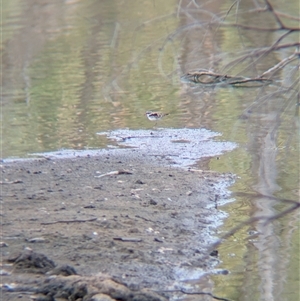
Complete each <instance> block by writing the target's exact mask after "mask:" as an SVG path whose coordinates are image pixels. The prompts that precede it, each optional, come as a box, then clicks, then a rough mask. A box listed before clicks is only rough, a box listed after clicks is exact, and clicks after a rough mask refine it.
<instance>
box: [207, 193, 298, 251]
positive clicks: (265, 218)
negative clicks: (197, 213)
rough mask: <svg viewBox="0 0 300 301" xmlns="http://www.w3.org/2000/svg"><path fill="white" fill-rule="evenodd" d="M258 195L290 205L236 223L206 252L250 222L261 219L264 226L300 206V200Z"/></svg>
mask: <svg viewBox="0 0 300 301" xmlns="http://www.w3.org/2000/svg"><path fill="white" fill-rule="evenodd" d="M236 194H238V193H236ZM242 195H245V194H244V193H242ZM258 196H259V197H263V198H267V199H270V200H275V201H280V202H282V203H288V204H291V206H290V207H289V208H288V209H286V210H283V211H282V212H280V213H278V214H275V215H273V216H255V217H251V218H249V219H247V220H246V221H244V222H242V223H240V224H239V225H237V226H236V227H234V228H232V229H231V230H230V231H228V232H227V233H226V234H225V235H223V236H222V237H221V238H220V239H219V240H218V241H216V242H215V243H214V244H212V245H211V246H210V247H209V249H208V254H209V253H210V252H211V251H212V250H214V249H215V248H217V247H218V246H219V245H221V244H222V242H223V241H224V240H226V239H228V238H229V237H231V236H233V235H234V234H235V233H237V232H238V231H239V230H241V229H242V228H244V227H245V226H247V225H251V224H253V223H256V222H261V221H264V223H263V226H266V225H267V224H269V223H270V222H272V221H274V220H278V219H280V218H282V217H284V216H286V215H288V214H290V213H291V212H293V211H295V210H297V209H299V208H300V202H297V201H293V200H288V199H280V200H279V199H277V198H275V197H272V196H265V195H258Z"/></svg>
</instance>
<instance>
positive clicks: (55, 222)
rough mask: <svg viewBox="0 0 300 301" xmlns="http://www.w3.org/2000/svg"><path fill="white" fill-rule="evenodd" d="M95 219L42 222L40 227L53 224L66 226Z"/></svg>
mask: <svg viewBox="0 0 300 301" xmlns="http://www.w3.org/2000/svg"><path fill="white" fill-rule="evenodd" d="M96 219H97V217H93V218H90V219H71V220H61V221H54V222H43V223H41V225H53V224H59V223H63V224H68V223H85V222H93V221H95V220H96Z"/></svg>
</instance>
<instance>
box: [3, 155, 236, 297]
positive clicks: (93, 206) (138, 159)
mask: <svg viewBox="0 0 300 301" xmlns="http://www.w3.org/2000/svg"><path fill="white" fill-rule="evenodd" d="M130 153H131V155H124V153H122V154H121V153H116V152H113V151H106V152H104V153H103V154H102V155H97V156H89V155H87V156H85V157H78V158H72V159H71V158H68V159H58V158H50V157H48V158H40V159H35V160H27V161H19V162H18V161H16V162H2V164H1V173H2V210H3V211H2V218H1V223H2V239H1V241H2V247H1V254H2V258H3V263H2V275H3V276H2V291H1V293H2V295H3V300H14V298H16V294H15V293H16V292H18V288H19V289H20V287H22V288H23V289H24V287H27V289H28V291H30V289H29V288H30V287H32V281H33V282H34V283H35V287H42V286H43V285H44V282H45V281H49V275H48V274H47V273H49V271H41V270H40V269H38V268H36V267H34V268H33V270H32V267H29V266H28V265H27V264H23V265H21V267H18V266H17V265H16V262H14V260H12V258H18V256H20V253H22V252H28V250H29V252H36V253H38V254H43V255H45V256H46V257H47V258H49V259H50V260H52V261H53V262H54V265H55V266H56V267H59V266H63V265H68V266H71V267H73V268H74V269H75V270H76V273H77V274H79V275H80V277H85V278H84V279H85V280H86V279H90V280H86V281H87V283H90V282H89V281H94V282H95V281H96V280H95V277H96V279H98V278H99V279H100V278H101V279H113V281H116V283H119V284H120V283H121V284H122V285H124V287H126V289H131V290H133V291H135V292H140V290H143V289H150V290H151V291H152V292H153V291H158V292H162V291H165V290H172V289H175V288H177V289H178V288H183V287H185V285H186V283H187V281H194V280H197V279H199V278H201V277H202V278H203V279H204V278H205V277H204V276H205V275H208V274H211V273H221V274H222V273H223V271H219V270H218V268H217V266H218V262H219V259H218V257H217V256H216V253H211V252H212V251H213V250H211V249H210V245H211V243H212V242H213V241H214V240H215V239H216V237H215V230H216V228H217V227H218V226H219V225H220V224H221V222H222V219H223V218H224V217H225V215H224V212H222V210H220V208H219V205H220V204H221V203H224V202H226V199H228V198H229V194H228V191H227V189H226V187H228V186H229V185H230V184H232V183H233V181H234V176H233V175H232V174H220V173H216V172H211V171H203V170H196V169H189V168H185V169H183V168H176V167H174V166H171V165H169V166H166V165H158V164H153V158H150V157H149V158H148V157H145V156H136V155H135V154H134V150H126V154H130ZM132 154H133V155H132ZM24 250H25V251H24ZM30 250H32V251H30ZM23 257H24V256H23ZM50 270H51V269H50ZM225 274H226V273H225ZM59 277H62V276H59ZM69 277H70V276H69ZM72 277H75V276H72ZM77 277H79V276H77ZM97 277H98V278H97ZM224 277H226V276H224ZM65 278H66V277H63V279H65ZM51 279H53V276H52V278H51ZM69 279H71V278H69ZM91 279H93V280H91ZM52 281H54V280H52ZM56 281H57V279H56ZM61 281H62V280H61ZM99 281H100V280H99ZM75 282H76V281H75ZM77 282H78V281H77ZM11 283H15V287H14V288H13V289H8V288H9V287H10V286H9V285H10V284H11ZM60 283H61V282H60ZM5 285H6V286H5ZM90 290H91V289H90ZM12 291H14V292H15V293H13V294H12ZM87 291H88V286H87ZM99 292H100V293H101V292H102V291H101V290H99ZM33 293H37V292H36V291H34V292H33ZM20 295H21V296H22V300H31V299H30V298H29V296H28V294H23V295H22V292H20ZM94 295H96V293H95V294H94ZM173 295H174V294H172V293H161V294H158V296H159V297H157V298H158V299H157V300H171V299H172V298H173V297H174V296H173ZM149 296H150V295H149ZM69 297H70V296H69ZM89 298H90V299H89ZM110 298H112V299H111V300H116V299H114V297H113V296H112V295H110ZM149 298H150V297H149ZM159 298H161V299H159ZM164 298H166V299H164ZM73 299H74V300H76V298H75V297H74V298H73ZM77 299H78V298H77ZM150 299H151V298H150ZM150 299H147V297H146V299H145V300H150ZM84 300H92V297H87V294H86V299H84ZM99 300H102V299H101V298H100V299H99ZM103 300H104V299H103ZM122 300H123V299H122ZM124 300H130V299H126V298H125V299H124ZM132 300H133V299H132ZM153 300H154V299H153ZM189 300H192V299H189ZM195 300H196V299H195Z"/></svg>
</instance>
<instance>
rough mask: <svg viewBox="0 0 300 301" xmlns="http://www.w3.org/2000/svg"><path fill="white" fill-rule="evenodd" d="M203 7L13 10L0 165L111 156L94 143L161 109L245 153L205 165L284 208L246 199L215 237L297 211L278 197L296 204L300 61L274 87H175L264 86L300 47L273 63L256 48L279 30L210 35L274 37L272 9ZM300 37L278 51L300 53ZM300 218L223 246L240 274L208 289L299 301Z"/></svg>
mask: <svg viewBox="0 0 300 301" xmlns="http://www.w3.org/2000/svg"><path fill="white" fill-rule="evenodd" d="M198 2H199V1H191V2H188V3H185V2H184V3H182V2H180V4H181V5H178V2H177V1H174V0H168V1H164V2H162V3H159V2H157V1H133V0H131V1H126V3H125V2H124V3H120V2H112V1H107V0H106V1H95V0H89V1H76V0H75V1H55V2H51V1H46V2H43V3H40V2H36V1H26V2H24V1H17V0H12V1H5V2H4V3H3V22H2V25H1V31H2V33H3V39H2V44H1V49H2V53H1V55H2V63H3V64H2V65H3V66H2V70H3V72H2V84H3V89H2V109H3V114H2V118H3V120H2V125H1V126H2V133H3V136H2V140H1V143H2V144H1V148H2V157H11V156H26V155H27V153H32V152H44V151H55V150H58V149H61V148H71V149H86V148H103V147H105V146H106V145H107V140H106V139H105V138H104V137H102V136H99V135H97V134H96V133H97V132H100V131H106V130H112V129H120V128H125V127H128V128H131V129H141V128H144V129H147V128H151V127H152V124H150V123H149V121H148V120H147V119H146V118H145V116H144V113H145V112H146V111H147V110H162V111H164V112H170V118H166V119H164V120H163V121H162V123H161V124H160V126H162V127H166V128H170V127H172V128H184V127H187V128H202V127H205V128H208V129H211V130H214V131H217V132H221V133H223V136H222V138H221V139H222V140H230V141H235V142H237V143H238V144H239V146H240V147H239V149H237V150H235V151H233V152H232V153H230V154H226V155H224V156H222V157H221V158H220V160H214V159H212V160H211V162H210V163H209V167H210V168H211V169H214V170H218V171H224V172H228V171H230V172H234V173H236V174H237V175H239V176H240V177H241V180H240V181H238V182H237V183H236V185H235V186H234V187H233V191H234V192H245V193H249V194H250V195H251V194H252V195H257V194H258V193H260V194H261V195H265V196H274V197H277V198H278V201H274V200H270V199H269V198H267V197H260V198H257V197H255V198H254V197H246V196H245V197H238V198H237V202H235V203H233V204H230V205H226V208H227V210H228V211H229V212H230V213H231V218H230V219H228V220H227V222H226V224H225V225H224V228H223V229H222V230H220V231H228V230H230V229H232V228H233V227H234V226H235V225H236V224H237V223H239V222H241V221H242V220H244V219H245V218H247V217H250V216H251V217H256V216H258V215H272V214H276V213H278V212H280V211H282V210H284V209H286V208H287V207H288V206H289V204H286V203H283V202H281V201H280V200H281V199H292V200H295V199H298V198H299V180H298V179H299V166H298V165H299V162H298V161H299V159H298V158H299V135H298V131H299V116H298V110H299V106H298V107H297V106H296V104H297V101H298V102H299V100H298V90H299V74H298V71H299V66H298V62H297V60H296V61H292V62H291V63H290V64H288V65H286V66H283V67H282V68H280V69H279V70H278V72H276V73H275V74H274V77H273V78H274V85H272V86H269V87H262V88H255V89H234V88H203V87H199V86H197V85H194V86H193V85H188V84H183V83H180V81H179V78H180V76H181V75H182V74H183V73H184V72H187V71H190V70H191V69H197V68H205V69H208V70H214V71H219V72H224V73H228V74H231V75H243V76H254V75H260V74H262V73H263V72H264V71H266V70H269V69H270V68H271V67H272V66H275V65H276V64H278V63H279V62H281V61H282V60H284V59H285V58H287V57H289V56H290V55H292V53H293V52H294V50H295V49H294V48H287V47H286V48H282V49H278V50H277V51H276V52H275V51H274V52H272V53H271V54H270V53H269V54H268V55H266V54H265V52H259V51H260V50H261V47H267V46H270V45H272V44H274V43H275V41H276V39H277V38H278V35H279V34H278V33H277V32H275V31H267V30H265V31H251V30H246V31H241V30H240V29H239V28H236V27H229V26H228V27H221V26H220V27H218V26H217V27H213V26H212V27H209V29H208V27H207V26H205V22H212V23H214V22H220V21H223V20H225V21H226V22H228V23H234V22H238V23H239V24H246V25H253V26H254V25H255V26H257V27H268V28H273V27H276V26H277V23H276V19H275V18H274V16H273V15H272V14H270V13H267V14H262V13H263V9H262V10H261V11H259V13H258V12H255V13H253V14H247V13H246V12H247V11H249V10H253V11H255V7H253V3H252V2H250V1H242V2H238V6H236V7H234V10H232V11H231V12H232V13H228V12H229V7H231V5H232V2H229V1H221V2H220V1H209V2H205V3H200V2H199V3H198ZM277 2H278V1H272V3H273V4H274V5H275V4H276V10H280V12H281V14H280V17H281V18H284V24H286V25H291V26H295V27H296V26H298V23H297V22H298V21H297V17H295V18H294V17H293V18H292V17H289V16H292V15H293V13H294V12H295V11H298V6H299V4H298V2H296V1H289V3H288V4H285V6H284V7H282V4H281V3H280V2H278V3H277ZM237 11H239V12H241V14H240V15H238V18H237V15H236V13H235V12H237ZM199 20H200V21H201V22H200V21H199ZM295 22H296V23H297V25H295ZM206 25H207V24H206ZM297 34H298V32H297V31H296V32H295V33H294V34H291V35H289V36H286V37H285V38H283V39H282V43H284V44H288V43H295V41H296V42H297V41H298V35H297ZM255 51H257V52H255ZM249 54H251V55H249ZM199 164H202V163H199ZM206 167H208V166H206ZM298 220H299V219H298V215H297V213H293V214H291V215H289V216H288V217H286V218H283V219H281V220H278V221H274V222H273V223H269V224H268V225H263V224H262V223H259V222H257V223H255V224H253V225H251V226H249V228H244V229H242V230H241V231H240V232H238V233H237V234H236V235H235V236H234V237H232V238H230V239H228V241H227V242H225V243H224V244H223V245H222V246H221V250H220V256H221V259H222V260H223V267H224V268H225V269H229V270H230V271H231V274H230V275H227V276H226V278H225V277H224V276H215V277H214V278H213V279H214V281H215V291H216V295H222V296H226V297H227V298H232V299H234V300H253V298H254V299H255V300H284V298H286V299H287V298H288V297H287V296H289V297H290V292H295V293H294V295H293V296H292V298H293V299H297V296H296V294H297V292H298V290H297V281H298V278H297V277H298V276H297V272H296V271H295V268H293V266H296V263H297V262H299V258H298V257H299V255H297V254H299V239H298V237H299V222H298ZM249 231H256V232H257V233H258V235H257V237H255V238H253V237H249ZM220 234H221V233H220ZM290 254H293V255H290ZM295 254H296V256H294V255H295ZM278 271H279V272H278ZM282 279H284V281H286V284H283V283H282ZM254 296H255V297H254Z"/></svg>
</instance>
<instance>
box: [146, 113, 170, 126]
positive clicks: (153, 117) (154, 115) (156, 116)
mask: <svg viewBox="0 0 300 301" xmlns="http://www.w3.org/2000/svg"><path fill="white" fill-rule="evenodd" d="M145 115H146V116H147V117H148V119H149V120H151V121H156V122H155V125H156V124H157V121H158V120H160V119H162V118H163V117H164V116H167V115H169V113H160V112H152V111H147V112H146V114H145Z"/></svg>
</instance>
